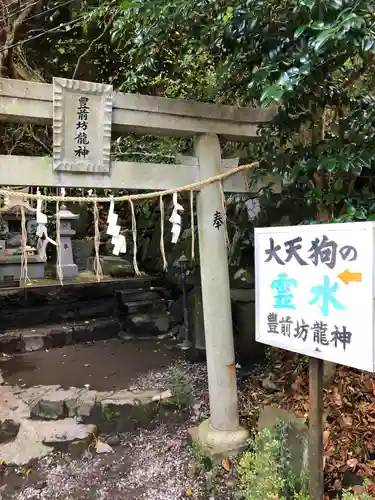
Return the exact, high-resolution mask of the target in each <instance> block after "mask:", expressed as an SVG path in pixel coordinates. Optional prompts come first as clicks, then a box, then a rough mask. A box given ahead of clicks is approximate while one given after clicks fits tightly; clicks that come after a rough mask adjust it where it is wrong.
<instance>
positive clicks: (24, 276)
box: [0, 161, 259, 284]
mask: <svg viewBox="0 0 375 500" xmlns="http://www.w3.org/2000/svg"><path fill="white" fill-rule="evenodd" d="M257 166H259V162H257V161H255V162H253V163H250V164H246V165H240V166H239V167H235V168H233V169H231V170H229V171H228V172H225V173H223V174H219V175H216V176H214V177H210V178H209V179H205V180H203V181H200V182H195V183H193V184H188V185H186V186H181V187H179V188H173V189H165V190H163V191H154V192H151V193H142V194H133V195H125V196H116V197H114V196H110V197H109V196H108V197H102V196H95V194H94V195H93V194H92V190H90V191H91V193H90V191H89V196H65V194H64V195H43V194H40V193H38V194H32V193H22V192H20V191H12V190H11V189H4V188H2V189H0V195H2V196H5V197H6V196H9V195H16V196H19V197H20V198H22V199H23V200H38V199H41V200H45V201H46V202H47V201H54V202H56V239H57V266H56V267H57V274H58V277H59V280H60V283H61V284H62V279H63V273H62V268H61V251H60V216H59V202H60V201H63V202H73V203H80V204H82V203H93V204H94V226H95V239H94V244H95V259H94V271H95V274H96V278H97V280H98V281H101V279H102V278H103V270H102V266H101V262H100V256H99V246H100V230H99V210H98V203H99V202H100V203H106V202H108V203H109V202H111V201H115V202H120V201H128V202H129V204H130V209H131V215H132V233H133V245H134V249H133V267H134V272H135V274H136V275H140V274H142V273H141V272H140V270H139V268H138V262H137V222H136V218H135V212H134V204H133V201H136V200H146V199H151V198H156V197H159V199H160V217H161V236H160V250H161V254H162V258H163V269H164V270H166V269H167V265H168V264H167V260H166V256H165V249H164V202H163V197H164V196H167V195H171V194H174V193H181V192H183V191H190V210H191V237H192V243H191V245H192V246H191V258H192V259H194V258H195V227H194V193H193V191H194V190H196V189H199V188H200V187H202V186H206V185H208V184H212V183H214V182H219V184H220V191H221V197H222V204H223V211H224V224H225V241H226V243H227V244H228V243H229V240H228V232H227V227H226V214H225V195H224V189H223V185H222V181H223V180H224V179H226V178H227V177H230V176H232V175H235V174H237V173H239V172H244V171H245V170H251V169H254V168H256V167H257ZM20 209H21V227H22V240H21V242H22V255H21V275H20V282H24V283H26V282H27V281H30V279H29V277H28V273H27V228H26V215H25V208H24V206H23V205H21V206H20ZM5 210H8V207H3V208H0V211H5Z"/></svg>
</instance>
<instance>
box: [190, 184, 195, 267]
mask: <svg viewBox="0 0 375 500" xmlns="http://www.w3.org/2000/svg"><path fill="white" fill-rule="evenodd" d="M190 229H191V260H195V226H194V191H190Z"/></svg>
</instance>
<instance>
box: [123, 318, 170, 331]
mask: <svg viewBox="0 0 375 500" xmlns="http://www.w3.org/2000/svg"><path fill="white" fill-rule="evenodd" d="M129 321H131V323H132V326H131V327H130V328H132V327H133V328H134V329H136V330H138V331H140V332H144V333H155V334H156V335H158V334H162V333H167V332H168V331H169V329H170V324H171V321H170V317H169V316H168V315H167V314H165V313H160V314H137V315H134V316H132V317H131V318H129Z"/></svg>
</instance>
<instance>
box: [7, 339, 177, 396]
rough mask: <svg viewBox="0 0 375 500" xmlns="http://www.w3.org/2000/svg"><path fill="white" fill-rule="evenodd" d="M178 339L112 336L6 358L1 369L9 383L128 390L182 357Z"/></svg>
mask: <svg viewBox="0 0 375 500" xmlns="http://www.w3.org/2000/svg"><path fill="white" fill-rule="evenodd" d="M182 355H183V354H182V351H181V350H180V349H179V348H178V347H177V345H176V342H175V341H165V340H163V341H137V342H133V341H121V340H119V339H112V340H106V341H97V342H92V343H88V344H75V345H70V346H64V347H61V348H56V349H51V350H48V351H35V352H28V353H23V354H18V355H15V356H12V357H10V358H4V360H3V361H1V363H0V369H1V372H2V375H3V378H4V380H5V381H6V382H7V383H8V384H10V385H26V386H32V385H62V386H64V387H84V386H85V384H89V385H90V386H91V388H92V389H94V390H98V391H106V390H111V389H126V388H129V387H131V386H132V381H135V380H136V379H138V378H140V377H142V376H144V375H146V374H147V373H149V372H150V371H158V370H161V369H162V368H166V367H168V366H169V365H170V364H171V363H172V362H173V361H174V360H176V359H179V358H182Z"/></svg>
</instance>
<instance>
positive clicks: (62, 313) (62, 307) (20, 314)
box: [0, 296, 116, 335]
mask: <svg viewBox="0 0 375 500" xmlns="http://www.w3.org/2000/svg"><path fill="white" fill-rule="evenodd" d="M114 308H116V301H115V298H114V297H113V296H112V297H109V298H107V297H103V298H102V299H91V300H87V301H79V302H73V303H72V304H66V303H65V304H53V305H43V306H37V307H29V308H22V307H21V308H17V311H14V310H5V311H3V312H2V313H1V315H0V317H1V324H2V327H3V328H4V327H5V328H6V329H7V330H9V329H22V328H33V327H39V326H40V325H48V324H52V323H53V324H58V323H65V322H66V321H74V319H75V318H79V319H80V320H87V319H92V318H103V317H108V316H111V315H112V314H113V313H114ZM0 335H1V334H0Z"/></svg>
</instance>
